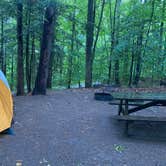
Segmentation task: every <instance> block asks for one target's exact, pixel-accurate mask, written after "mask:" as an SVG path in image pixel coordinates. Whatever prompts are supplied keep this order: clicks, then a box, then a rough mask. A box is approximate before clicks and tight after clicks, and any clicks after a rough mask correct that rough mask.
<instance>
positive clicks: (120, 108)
mask: <svg viewBox="0 0 166 166" xmlns="http://www.w3.org/2000/svg"><path fill="white" fill-rule="evenodd" d="M122 111H123V99H121V100H120V104H119V111H118V115H120V114H121V112H122Z"/></svg>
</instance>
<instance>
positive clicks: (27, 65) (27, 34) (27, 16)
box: [25, 0, 31, 93]
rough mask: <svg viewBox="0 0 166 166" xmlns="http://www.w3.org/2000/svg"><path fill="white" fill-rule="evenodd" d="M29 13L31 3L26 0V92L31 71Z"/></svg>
mask: <svg viewBox="0 0 166 166" xmlns="http://www.w3.org/2000/svg"><path fill="white" fill-rule="evenodd" d="M30 13H31V5H30V1H29V0H28V1H27V11H26V49H25V50H26V52H25V57H26V82H27V91H28V93H29V92H30V91H31V80H30V79H31V78H30V77H31V73H30V54H29V36H30V21H31V20H30V18H31V16H30Z"/></svg>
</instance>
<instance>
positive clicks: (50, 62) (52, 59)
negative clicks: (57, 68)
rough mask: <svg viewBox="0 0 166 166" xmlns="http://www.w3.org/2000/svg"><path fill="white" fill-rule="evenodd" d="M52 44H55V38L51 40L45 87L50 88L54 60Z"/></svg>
mask: <svg viewBox="0 0 166 166" xmlns="http://www.w3.org/2000/svg"><path fill="white" fill-rule="evenodd" d="M54 45H55V40H54V39H53V40H52V51H51V55H50V60H49V68H48V78H47V88H49V89H51V88H52V76H53V74H52V73H53V71H52V70H53V61H54V55H55V51H54Z"/></svg>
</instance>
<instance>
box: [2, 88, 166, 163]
mask: <svg viewBox="0 0 166 166" xmlns="http://www.w3.org/2000/svg"><path fill="white" fill-rule="evenodd" d="M14 100H15V123H14V125H13V127H12V128H13V131H14V135H1V136H0V166H15V165H16V163H19V162H21V163H22V165H23V166H166V125H165V124H159V123H158V124H156V123H151V124H147V123H136V124H133V125H131V126H130V131H129V132H130V133H131V134H132V136H131V137H126V136H125V135H124V134H123V132H124V124H123V123H120V122H117V121H116V120H114V119H113V116H114V115H116V114H117V111H118V107H117V106H110V105H109V104H108V102H104V101H95V100H94V90H84V89H83V90H80V89H78V90H62V91H51V92H49V93H48V95H47V96H23V97H15V98H14ZM144 112H145V113H147V112H148V114H153V115H155V114H158V115H163V116H166V108H162V107H158V108H155V107H154V108H148V109H146V110H145V111H144ZM142 113H143V112H142Z"/></svg>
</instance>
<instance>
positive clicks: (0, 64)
mask: <svg viewBox="0 0 166 166" xmlns="http://www.w3.org/2000/svg"><path fill="white" fill-rule="evenodd" d="M0 67H1V70H2V71H3V72H4V17H3V16H2V17H1V54H0Z"/></svg>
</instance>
